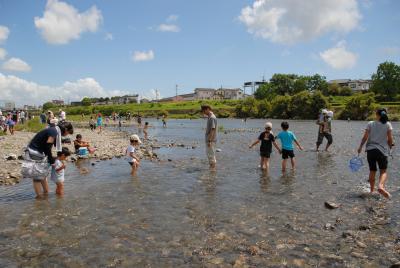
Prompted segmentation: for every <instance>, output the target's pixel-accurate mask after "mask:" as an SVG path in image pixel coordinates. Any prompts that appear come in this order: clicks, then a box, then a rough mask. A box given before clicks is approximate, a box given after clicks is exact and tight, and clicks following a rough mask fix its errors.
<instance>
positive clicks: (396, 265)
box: [390, 262, 400, 268]
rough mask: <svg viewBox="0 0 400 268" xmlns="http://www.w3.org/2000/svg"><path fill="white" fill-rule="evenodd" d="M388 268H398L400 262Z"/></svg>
mask: <svg viewBox="0 0 400 268" xmlns="http://www.w3.org/2000/svg"><path fill="white" fill-rule="evenodd" d="M390 268H400V262H398V263H395V264H392V265H390Z"/></svg>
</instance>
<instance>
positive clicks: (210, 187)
mask: <svg viewBox="0 0 400 268" xmlns="http://www.w3.org/2000/svg"><path fill="white" fill-rule="evenodd" d="M150 122H151V124H152V125H153V126H154V128H151V130H150V135H151V136H153V137H154V138H156V139H158V143H160V144H166V143H172V142H174V143H176V144H184V145H185V146H184V147H173V148H162V149H160V150H158V152H157V153H158V155H159V157H160V158H161V159H162V161H161V162H149V161H142V166H141V168H140V170H139V172H138V175H137V177H131V176H130V174H129V171H130V170H129V165H128V164H127V162H126V161H125V160H124V159H122V158H121V159H113V160H111V161H102V162H96V161H95V160H86V161H80V162H78V163H77V164H72V163H69V165H68V167H67V170H66V179H65V192H66V195H65V197H64V198H61V199H60V198H57V197H55V195H54V190H55V186H54V184H52V183H51V182H50V185H51V192H52V193H51V194H50V195H49V198H48V200H45V201H35V200H34V198H33V197H34V196H33V189H32V186H31V181H22V182H21V183H20V184H19V185H17V186H14V187H2V188H0V203H1V208H0V226H1V228H0V266H1V267H19V266H33V267H34V266H42V267H54V266H61V267H203V266H205V267H231V266H233V265H234V264H235V263H236V267H240V266H239V265H241V264H247V265H249V266H250V267H284V266H289V267H293V266H304V267H308V266H310V267H318V266H319V267H382V266H383V267H385V266H389V265H390V264H392V263H394V262H396V261H398V260H400V254H399V253H400V244H399V242H400V236H399V222H400V217H399V212H400V207H399V198H398V196H399V190H400V183H399V182H398V174H399V167H398V164H397V161H398V154H397V152H394V154H393V155H394V159H393V160H390V172H389V182H388V189H389V191H390V192H391V193H392V195H393V198H392V200H390V201H385V200H383V199H382V198H380V197H379V196H369V195H366V194H364V193H365V192H367V191H368V183H367V176H368V170H367V167H364V168H363V169H362V170H361V171H360V172H358V173H350V171H349V169H348V167H347V163H348V160H349V159H350V158H351V157H352V156H353V155H354V153H355V149H356V148H357V146H358V144H359V140H360V138H361V134H362V132H363V129H364V127H365V122H351V123H347V122H342V121H334V124H333V132H334V133H333V135H334V145H333V147H332V151H331V152H330V153H316V152H313V151H312V150H314V149H315V148H314V147H315V141H316V136H317V126H316V125H315V123H314V122H311V121H290V129H291V130H292V131H294V132H295V134H296V135H297V137H298V139H299V141H300V142H301V143H302V145H303V147H305V148H306V150H305V151H304V152H296V155H297V163H298V168H297V170H296V171H295V172H293V173H292V172H289V173H288V174H286V175H282V173H281V171H280V161H281V160H280V156H279V155H278V154H277V153H274V154H273V156H272V160H271V171H270V174H269V175H267V174H265V173H263V172H261V171H260V170H259V169H258V168H257V166H258V163H259V156H258V149H254V150H250V149H248V145H249V144H250V143H251V142H252V141H253V140H254V139H256V138H257V136H258V133H259V131H260V130H261V129H262V126H263V124H264V121H262V120H248V121H247V123H243V122H242V121H241V120H230V119H226V120H219V124H220V126H223V130H222V129H221V130H222V131H221V132H220V133H219V143H218V146H217V147H218V148H220V149H221V152H219V153H217V159H218V170H217V172H210V171H209V170H208V164H207V161H206V159H205V148H204V144H203V141H204V126H205V121H204V120H169V121H168V128H167V129H163V128H162V127H161V125H162V123H161V121H156V120H153V121H150ZM273 124H274V132H278V131H279V128H278V127H279V124H280V121H273ZM394 128H395V129H396V131H395V138H396V139H398V138H399V137H398V133H399V132H398V131H397V129H398V124H396V123H395V124H394ZM126 130H127V131H129V132H132V133H133V132H137V130H136V129H135V128H128V129H126ZM225 132H226V134H225ZM192 146H193V147H194V149H192ZM168 159H169V161H168ZM92 164H94V165H92ZM82 168H86V169H88V170H89V173H87V174H86V173H85V174H82V173H81V170H82ZM327 200H332V201H334V202H336V203H338V204H341V207H340V208H339V209H336V210H328V209H326V208H325V207H324V202H325V201H327ZM345 237H346V238H345ZM364 246H366V247H364Z"/></svg>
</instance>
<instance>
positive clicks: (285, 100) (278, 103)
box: [270, 96, 292, 119]
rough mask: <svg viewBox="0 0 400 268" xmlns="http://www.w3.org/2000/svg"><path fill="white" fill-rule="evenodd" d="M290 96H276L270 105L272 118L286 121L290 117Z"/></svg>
mask: <svg viewBox="0 0 400 268" xmlns="http://www.w3.org/2000/svg"><path fill="white" fill-rule="evenodd" d="M291 99H292V97H290V96H276V98H275V99H274V100H273V101H272V103H271V106H272V107H271V113H270V115H271V116H272V117H273V118H280V119H288V118H291V117H292V111H291V110H290V108H291Z"/></svg>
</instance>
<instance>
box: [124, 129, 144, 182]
mask: <svg viewBox="0 0 400 268" xmlns="http://www.w3.org/2000/svg"><path fill="white" fill-rule="evenodd" d="M129 140H130V145H129V146H128V148H127V149H126V156H127V157H128V163H129V164H130V165H131V167H132V171H131V174H132V175H133V176H134V175H136V171H137V169H138V168H139V164H140V158H139V157H138V156H137V155H136V154H135V152H136V148H137V147H138V146H139V144H141V143H142V142H141V140H140V138H139V136H138V135H136V134H135V135H132V136H131V137H130V138H129Z"/></svg>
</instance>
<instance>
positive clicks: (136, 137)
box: [129, 134, 142, 143]
mask: <svg viewBox="0 0 400 268" xmlns="http://www.w3.org/2000/svg"><path fill="white" fill-rule="evenodd" d="M129 140H131V141H138V143H142V141H141V140H140V138H139V136H138V135H136V134H133V135H132V136H130V138H129Z"/></svg>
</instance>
